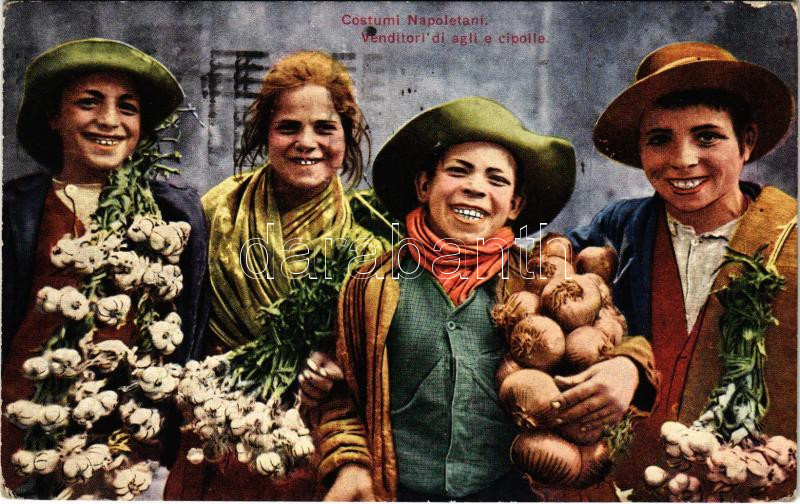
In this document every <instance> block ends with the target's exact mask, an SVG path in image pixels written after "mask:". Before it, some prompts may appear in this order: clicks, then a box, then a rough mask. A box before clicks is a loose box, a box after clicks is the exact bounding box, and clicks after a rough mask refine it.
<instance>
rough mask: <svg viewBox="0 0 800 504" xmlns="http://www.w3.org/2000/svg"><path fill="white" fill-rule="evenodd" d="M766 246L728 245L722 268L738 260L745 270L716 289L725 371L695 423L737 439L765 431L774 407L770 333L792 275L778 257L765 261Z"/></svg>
mask: <svg viewBox="0 0 800 504" xmlns="http://www.w3.org/2000/svg"><path fill="white" fill-rule="evenodd" d="M766 247H767V245H766V244H765V245H762V246H761V247H760V248H759V249H758V250H757V251H756V253H755V254H754V255H753V256H752V257H750V256H748V255H745V254H742V253H740V252H737V251H735V250H733V249H731V248H728V249H727V250H728V252H727V254H726V255H725V261H723V263H722V265H720V268H723V267H725V266H727V265H728V264H736V265H738V266H740V268H741V274H738V275H737V274H731V275H730V281H729V282H728V285H727V286H725V287H723V288H722V289H720V290H718V291H716V293H715V294H716V296H717V298H718V299H719V301H720V304H722V306H723V308H725V312H724V313H723V315H722V317H721V318H720V323H719V325H720V330H721V333H722V341H721V345H720V356H721V358H722V367H723V372H722V376H721V378H720V380H719V382H718V384H717V386H716V387H715V388H714V390H713V391H712V392H711V396H710V397H709V402H708V404H707V405H706V408H705V410H704V412H703V414H702V415H700V418H699V419H698V420H697V421H696V422H695V425H696V426H698V427H700V428H703V429H705V430H709V431H713V432H715V433H716V434H718V435H719V436H721V437H722V439H723V440H724V441H732V442H733V443H734V444H738V443H739V442H741V441H742V440H743V439H745V438H747V437H758V436H760V434H761V427H760V422H761V419H762V418H763V417H764V415H765V414H766V413H767V410H768V408H769V395H768V393H767V386H766V383H765V382H764V364H765V361H766V356H767V353H766V347H765V334H766V332H767V329H769V328H770V327H771V326H773V325H778V319H776V318H775V317H774V316H773V315H772V310H771V307H772V301H773V300H774V299H775V296H776V295H777V294H778V293H779V292H780V291H781V290H783V289H784V285H785V284H786V280H785V279H784V278H783V277H782V276H781V275H780V273H779V272H778V269H777V268H776V267H775V264H774V262H773V261H772V260H770V261H765V258H764V250H765V249H766Z"/></svg>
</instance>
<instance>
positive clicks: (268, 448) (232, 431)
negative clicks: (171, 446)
mask: <svg viewBox="0 0 800 504" xmlns="http://www.w3.org/2000/svg"><path fill="white" fill-rule="evenodd" d="M227 372H228V362H227V360H226V359H225V357H224V356H219V355H218V356H213V357H208V358H206V359H205V360H204V361H203V362H197V361H189V362H188V363H187V364H186V367H185V368H184V370H183V375H182V377H181V379H180V382H179V383H178V387H177V390H176V394H175V397H176V400H177V402H178V405H179V406H180V407H181V410H182V411H183V412H184V417H185V418H186V419H187V425H186V426H184V429H185V430H191V431H192V432H194V433H195V434H197V435H198V437H199V438H200V439H201V440H202V441H203V447H201V448H196V449H193V450H191V451H190V452H189V453H188V454H187V459H188V460H189V461H190V462H192V463H200V462H202V461H203V460H204V459H205V458H216V457H218V456H220V455H221V454H223V453H226V452H233V453H236V457H237V459H238V460H239V462H240V463H242V464H247V465H249V466H250V467H251V468H253V469H255V470H257V471H258V472H259V473H260V474H263V475H267V476H272V477H281V476H283V475H284V474H286V473H287V472H288V471H289V470H291V468H292V467H294V466H295V465H297V464H298V463H299V462H302V461H303V460H306V459H307V458H308V457H309V456H310V455H311V454H312V453H313V452H314V443H313V441H312V439H311V436H310V434H309V431H308V429H307V428H306V426H305V425H304V424H303V421H302V419H301V418H300V414H299V412H298V410H297V409H296V408H291V409H288V410H283V409H282V408H281V407H280V404H279V402H278V401H277V400H270V401H268V402H266V403H265V402H262V401H259V400H257V399H255V398H253V397H251V396H248V395H246V394H244V393H243V392H242V391H241V390H238V389H237V388H236V387H235V386H234V384H233V382H232V381H231V380H230V378H228V377H227Z"/></svg>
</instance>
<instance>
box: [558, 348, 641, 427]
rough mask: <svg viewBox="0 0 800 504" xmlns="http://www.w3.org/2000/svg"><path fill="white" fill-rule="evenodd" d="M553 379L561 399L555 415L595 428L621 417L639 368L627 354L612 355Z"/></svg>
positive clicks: (635, 383)
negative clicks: (582, 368) (557, 412)
mask: <svg viewBox="0 0 800 504" xmlns="http://www.w3.org/2000/svg"><path fill="white" fill-rule="evenodd" d="M555 382H556V385H558V387H559V388H560V389H561V390H563V391H564V394H563V398H564V402H565V404H564V405H562V407H561V409H562V411H561V413H560V414H559V415H558V418H560V419H561V420H562V422H563V423H569V422H571V421H573V420H577V421H580V422H581V423H582V424H583V425H584V427H585V428H587V429H595V428H597V426H598V425H607V424H612V423H616V422H618V421H620V420H621V419H622V417H623V415H624V414H625V411H626V410H627V409H628V406H629V405H630V403H631V400H632V399H633V394H634V392H635V391H636V387H637V386H638V385H639V371H638V369H637V368H636V365H635V364H634V363H633V361H631V360H630V359H628V358H627V357H615V358H613V359H610V360H606V361H602V362H598V363H597V364H594V365H592V366H591V367H589V368H588V369H586V370H585V371H582V372H580V373H578V374H576V375H572V376H567V377H563V376H556V377H555Z"/></svg>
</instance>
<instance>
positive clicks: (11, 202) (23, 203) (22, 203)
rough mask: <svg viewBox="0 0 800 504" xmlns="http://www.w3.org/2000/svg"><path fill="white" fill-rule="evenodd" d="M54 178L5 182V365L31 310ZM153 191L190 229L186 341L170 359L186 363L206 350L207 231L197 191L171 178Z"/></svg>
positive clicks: (169, 214) (185, 267) (185, 260)
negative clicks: (42, 230) (38, 251)
mask: <svg viewBox="0 0 800 504" xmlns="http://www.w3.org/2000/svg"><path fill="white" fill-rule="evenodd" d="M50 180H51V176H50V175H47V174H36V175H29V176H27V177H23V178H20V179H16V180H12V181H10V182H5V183H3V280H2V281H3V317H2V318H3V327H2V338H3V362H5V361H6V357H7V352H8V350H9V349H10V348H11V339H12V338H13V337H14V335H15V334H16V333H17V330H18V329H19V326H20V325H21V324H22V321H23V319H24V318H25V315H26V310H27V308H28V307H27V306H26V304H27V302H28V300H29V299H30V295H31V293H30V290H31V284H32V282H33V267H34V256H35V252H36V246H37V243H38V236H39V223H40V221H41V219H42V212H43V210H44V201H45V197H46V196H47V193H48V191H49V190H50V184H51V182H50ZM150 188H151V190H152V192H153V196H154V197H155V200H156V203H157V204H158V207H159V209H160V210H161V214H162V217H163V218H164V220H167V221H179V220H180V221H186V222H188V223H189V224H190V225H191V226H192V232H191V234H190V236H189V243H188V244H187V246H186V249H185V251H184V253H183V255H182V256H181V261H180V268H181V272H182V273H183V291H182V292H181V294H180V296H178V298H177V300H176V305H177V309H178V314H179V315H180V316H181V320H182V327H181V329H182V330H183V334H184V340H183V343H182V344H181V346H180V347H179V348H178V349H177V350H175V352H174V353H173V354H172V356H171V360H173V361H175V362H184V361H185V360H187V359H188V358H193V357H197V356H199V355H200V354H201V353H202V350H203V335H204V334H205V328H206V322H207V320H208V303H209V301H208V300H209V298H208V295H209V292H208V288H207V276H208V275H207V264H208V261H207V250H208V231H207V230H206V223H205V217H204V215H203V208H202V207H201V205H200V197H199V195H198V194H197V191H195V190H194V189H192V188H190V187H188V186H186V185H184V184H182V183H180V182H178V181H173V179H170V180H169V181H167V182H162V181H152V182H151V183H150Z"/></svg>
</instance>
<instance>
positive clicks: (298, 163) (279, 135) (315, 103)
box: [268, 84, 345, 208]
mask: <svg viewBox="0 0 800 504" xmlns="http://www.w3.org/2000/svg"><path fill="white" fill-rule="evenodd" d="M268 149H269V160H270V164H271V165H272V169H273V173H274V174H275V180H274V183H275V186H274V188H275V193H276V197H277V198H278V199H279V200H280V201H282V202H283V203H284V205H283V206H284V207H285V208H292V207H294V206H297V205H299V204H301V203H303V202H305V201H308V200H310V199H311V198H313V197H314V196H315V195H317V194H319V193H320V192H322V190H323V189H325V188H326V187H327V186H328V184H329V183H330V182H331V179H333V177H334V176H336V172H337V171H338V170H339V168H341V166H342V163H343V161H344V154H345V138H344V130H343V129H342V121H341V119H340V117H339V114H338V113H337V112H336V108H335V107H334V104H333V100H332V99H331V94H330V92H329V91H328V90H327V89H326V88H324V87H322V86H319V85H316V84H305V85H303V86H298V87H294V88H290V89H287V90H285V91H282V92H281V94H280V97H279V98H278V100H277V101H276V107H275V112H274V114H273V115H272V120H271V122H270V127H269V143H268Z"/></svg>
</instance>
